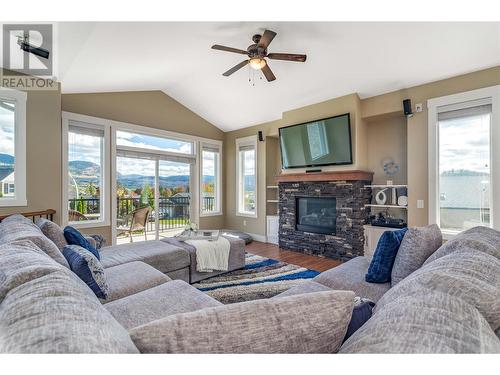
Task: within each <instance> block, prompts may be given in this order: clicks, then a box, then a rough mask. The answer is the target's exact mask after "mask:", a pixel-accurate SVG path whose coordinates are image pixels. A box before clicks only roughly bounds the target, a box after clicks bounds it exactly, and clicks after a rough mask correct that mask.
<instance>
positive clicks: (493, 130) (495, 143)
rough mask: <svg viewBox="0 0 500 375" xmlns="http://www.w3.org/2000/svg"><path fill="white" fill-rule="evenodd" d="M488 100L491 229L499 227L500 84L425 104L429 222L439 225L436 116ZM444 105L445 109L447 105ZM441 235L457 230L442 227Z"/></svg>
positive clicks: (445, 236) (445, 237)
mask: <svg viewBox="0 0 500 375" xmlns="http://www.w3.org/2000/svg"><path fill="white" fill-rule="evenodd" d="M485 100H490V101H491V106H492V112H491V123H490V183H491V188H490V195H491V201H490V205H491V208H490V209H491V211H490V226H491V228H494V229H497V230H499V229H500V198H496V197H500V172H497V170H498V168H500V85H497V86H492V87H486V88H482V89H477V90H472V91H467V92H462V93H458V94H453V95H447V96H443V97H438V98H432V99H429V100H428V101H427V107H428V156H429V159H428V178H429V182H428V183H429V212H428V215H429V216H428V219H429V224H437V225H439V224H440V213H439V196H438V195H439V186H438V184H439V134H438V115H439V113H440V112H444V111H445V110H446V111H447V110H450V108H453V109H465V108H471V107H474V106H477V105H478V103H479V102H480V101H485ZM446 107H447V108H446ZM495 198H496V199H495ZM442 232H443V238H444V239H451V238H453V237H454V236H456V235H457V234H458V233H460V231H454V230H448V229H442Z"/></svg>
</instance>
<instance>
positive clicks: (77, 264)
mask: <svg viewBox="0 0 500 375" xmlns="http://www.w3.org/2000/svg"><path fill="white" fill-rule="evenodd" d="M63 255H64V257H65V258H66V260H67V261H68V263H69V266H70V268H71V271H73V272H74V273H75V274H76V275H77V276H78V277H79V278H80V279H82V280H83V281H84V282H85V284H87V285H88V286H89V288H90V289H92V291H93V292H94V293H95V295H96V296H97V297H99V298H102V299H106V298H107V297H108V289H109V287H108V283H107V282H106V277H105V275H104V268H103V267H102V264H101V262H99V260H98V259H97V258H96V257H95V256H94V255H93V254H92V253H91V252H90V251H88V250H87V249H84V248H83V247H81V246H78V245H68V246H65V247H64V249H63Z"/></svg>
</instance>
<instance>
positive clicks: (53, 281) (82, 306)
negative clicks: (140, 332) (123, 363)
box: [0, 241, 137, 353]
mask: <svg viewBox="0 0 500 375" xmlns="http://www.w3.org/2000/svg"><path fill="white" fill-rule="evenodd" d="M0 273H2V274H3V275H5V278H4V280H3V281H2V283H1V286H0V288H1V290H2V295H3V298H2V299H1V300H0V352H1V353H135V352H137V349H136V348H135V346H134V345H133V343H132V342H131V340H130V337H129V335H128V333H127V331H126V330H125V329H124V328H123V327H121V326H120V325H119V324H118V323H117V322H116V320H114V319H113V318H112V316H111V315H110V314H109V313H108V312H107V310H106V309H104V307H102V305H101V303H100V302H99V300H98V299H97V298H96V297H95V295H94V294H93V293H92V291H91V290H90V289H89V288H88V287H87V286H86V285H85V284H84V283H83V282H82V281H81V280H80V279H78V277H77V276H76V275H75V274H73V273H72V272H71V271H70V270H69V269H67V268H65V267H63V266H61V265H60V264H58V263H56V262H55V261H54V260H52V259H50V258H49V257H48V256H47V255H46V254H45V253H43V252H42V251H41V250H40V249H38V248H36V247H35V246H34V245H33V244H30V243H29V241H16V242H13V243H9V244H4V245H2V246H0Z"/></svg>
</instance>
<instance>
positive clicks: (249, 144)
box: [236, 136, 257, 217]
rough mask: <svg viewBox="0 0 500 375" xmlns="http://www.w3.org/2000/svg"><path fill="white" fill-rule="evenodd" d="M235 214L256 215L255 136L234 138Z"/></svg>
mask: <svg viewBox="0 0 500 375" xmlns="http://www.w3.org/2000/svg"><path fill="white" fill-rule="evenodd" d="M236 161H237V167H236V171H237V182H236V183H237V185H236V186H237V187H238V189H237V194H236V195H237V197H236V199H237V202H236V207H237V212H236V214H237V215H240V216H251V217H257V137H256V136H250V137H246V138H239V139H237V140H236Z"/></svg>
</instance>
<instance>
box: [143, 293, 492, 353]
mask: <svg viewBox="0 0 500 375" xmlns="http://www.w3.org/2000/svg"><path fill="white" fill-rule="evenodd" d="M401 284H402V283H400V284H398V286H399V285H401ZM398 286H396V288H397V287H398ZM139 350H140V348H139ZM339 353H342V354H347V353H429V354H441V353H500V341H499V340H498V338H497V337H496V336H495V334H494V332H493V331H492V329H491V327H490V325H489V324H488V322H487V321H486V320H485V319H484V317H483V316H482V315H481V313H480V312H479V311H478V310H477V309H476V308H475V307H474V306H472V305H470V304H469V303H467V302H465V301H464V300H462V299H460V298H457V297H455V296H452V295H449V294H446V293H441V292H434V291H430V290H420V293H418V294H412V295H409V296H402V297H401V298H400V299H398V300H395V301H393V302H392V303H390V304H388V305H385V306H384V307H383V308H382V309H380V310H379V309H377V311H376V312H375V314H374V315H373V316H372V317H371V319H370V320H368V321H367V322H366V324H365V325H363V326H362V327H361V328H360V329H359V330H358V331H357V332H356V333H354V335H352V336H351V337H350V338H349V339H348V340H347V341H346V342H345V343H344V344H343V345H342V347H341V348H340V351H339Z"/></svg>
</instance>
